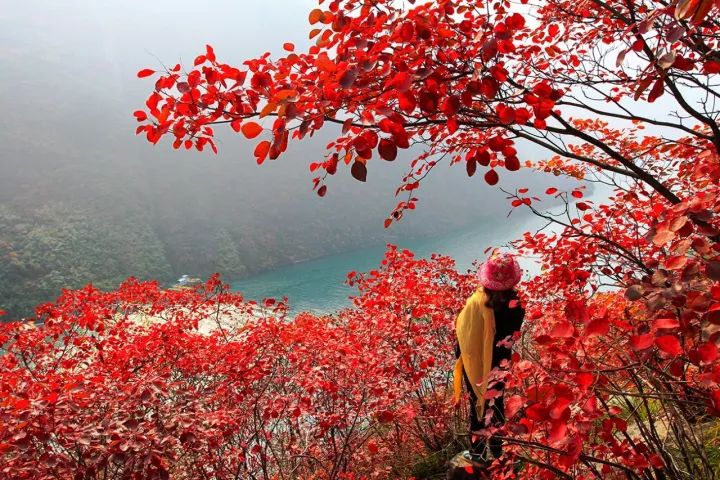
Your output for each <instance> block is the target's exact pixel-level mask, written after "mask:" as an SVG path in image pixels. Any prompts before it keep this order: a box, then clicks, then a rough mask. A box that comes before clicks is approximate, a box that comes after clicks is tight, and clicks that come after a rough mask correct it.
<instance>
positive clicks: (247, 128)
mask: <svg viewBox="0 0 720 480" xmlns="http://www.w3.org/2000/svg"><path fill="white" fill-rule="evenodd" d="M241 130H242V133H243V135H245V138H247V139H252V138H255V137H257V136H258V135H260V134H261V133H262V131H263V129H262V127H261V126H260V125H259V124H257V123H255V122H246V123H243V124H242V127H241ZM255 156H258V154H257V150H256V153H255Z"/></svg>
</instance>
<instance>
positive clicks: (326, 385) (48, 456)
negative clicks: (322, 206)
mask: <svg viewBox="0 0 720 480" xmlns="http://www.w3.org/2000/svg"><path fill="white" fill-rule="evenodd" d="M350 281H351V282H352V283H353V284H356V285H357V287H358V289H359V291H360V294H359V296H358V297H357V298H356V299H355V300H354V302H355V307H354V308H350V309H347V310H345V311H343V312H340V313H339V314H338V315H337V316H333V317H330V316H328V317H318V316H314V315H310V314H301V315H298V316H297V317H296V318H294V319H289V318H287V316H286V312H287V309H286V307H285V305H284V304H282V303H276V302H274V301H271V300H268V301H265V302H263V303H262V304H261V305H258V304H255V303H253V302H247V301H245V300H244V299H243V298H242V297H241V296H240V295H239V294H235V293H231V292H229V291H227V287H226V286H224V285H222V284H220V283H219V282H218V280H217V278H213V279H211V280H210V281H209V282H208V283H207V284H206V285H204V286H203V287H202V288H200V289H198V290H196V291H183V292H173V291H164V290H161V289H159V288H158V286H157V284H154V283H138V282H137V281H134V280H129V281H127V282H126V283H125V284H123V285H122V286H121V287H120V288H119V289H118V290H117V291H114V292H107V293H106V292H100V291H98V290H96V289H94V288H92V287H87V288H85V289H82V290H78V291H66V292H64V293H63V295H62V296H61V297H60V298H59V299H58V300H57V302H55V303H53V304H47V305H43V306H41V307H39V308H38V317H37V322H36V323H10V324H6V325H3V326H2V331H1V332H0V344H2V345H3V348H4V353H3V355H2V357H0V365H1V368H0V419H1V421H2V425H3V428H2V429H0V459H1V460H0V472H1V473H0V476H3V477H7V478H18V479H20V478H33V479H35V478H105V479H108V478H143V479H145V478H169V477H172V478H192V479H195V478H228V479H229V478H267V479H270V478H318V479H320V478H335V479H337V478H360V477H362V478H387V477H391V476H394V474H393V473H392V471H393V470H392V469H393V468H404V466H403V462H404V461H408V459H410V458H413V456H414V455H418V454H419V453H420V452H423V451H424V450H425V449H431V450H432V449H434V450H439V449H441V448H442V447H444V446H445V443H446V441H447V438H448V432H449V431H450V430H451V427H452V419H453V418H454V416H453V415H454V413H453V412H454V409H453V407H452V402H451V401H450V400H449V398H448V394H447V390H446V384H447V379H448V372H449V371H450V369H451V361H452V356H453V352H452V348H448V345H451V344H452V335H453V332H452V321H453V319H454V317H455V315H456V314H457V312H458V311H459V309H460V308H461V307H462V304H463V299H464V298H465V296H466V295H468V294H469V293H470V292H471V290H472V288H473V286H472V282H470V277H469V276H467V275H459V274H457V273H456V272H455V270H454V268H453V262H452V261H451V260H450V259H448V258H446V257H434V258H432V259H428V260H423V259H415V258H413V256H412V254H410V253H409V252H406V251H398V250H396V249H394V248H393V249H390V250H389V251H388V253H387V256H386V258H385V260H384V261H383V264H382V265H381V267H380V268H379V269H378V270H377V271H373V272H370V273H369V274H366V275H353V276H352V277H351V279H350ZM401 459H402V461H401ZM396 474H397V473H396ZM397 475H400V474H397Z"/></svg>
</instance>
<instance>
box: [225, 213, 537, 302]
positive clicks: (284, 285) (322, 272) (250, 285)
mask: <svg viewBox="0 0 720 480" xmlns="http://www.w3.org/2000/svg"><path fill="white" fill-rule="evenodd" d="M517 213H519V212H516V214H514V215H512V216H510V217H509V218H504V217H501V218H499V219H498V218H495V219H492V220H488V221H486V222H483V223H479V224H476V225H473V226H471V227H470V228H466V229H464V230H460V231H455V232H450V233H447V234H445V235H442V236H438V237H432V238H425V239H415V240H413V239H408V240H403V241H400V242H398V246H399V247H400V248H407V249H410V250H411V251H413V252H414V253H415V255H416V256H421V257H425V256H429V255H430V254H431V253H441V254H444V255H449V256H451V257H452V258H454V259H455V261H456V263H457V268H458V269H460V270H466V269H468V268H471V266H472V263H473V261H474V260H476V259H483V258H484V257H485V253H484V251H485V249H486V248H488V247H499V246H503V245H506V244H507V243H508V242H509V241H511V240H515V239H517V238H520V237H521V236H522V233H523V232H525V231H532V230H534V229H537V228H538V227H540V226H541V225H543V221H542V220H541V219H539V218H537V217H535V216H516V215H517ZM385 250H386V248H385V246H384V245H377V246H373V247H370V248H365V249H361V250H354V251H350V252H345V253H340V254H336V255H330V256H327V257H322V258H318V259H315V260H310V261H307V262H302V263H296V264H293V265H288V266H284V267H281V268H277V269H275V270H271V271H268V272H264V273H261V274H258V275H255V276H251V277H247V278H243V279H241V280H238V281H235V282H232V287H233V289H234V290H237V291H240V292H242V293H243V294H244V295H245V297H246V298H248V299H253V300H260V299H262V298H282V297H283V296H287V297H288V299H289V303H290V307H291V309H292V311H293V312H301V311H310V312H315V313H329V312H333V311H336V310H338V309H340V308H342V307H346V306H349V305H350V301H349V299H348V297H349V296H350V295H353V294H354V293H355V290H354V289H353V288H350V287H348V286H346V285H345V284H344V281H345V279H346V278H347V274H348V272H351V271H357V272H366V271H368V270H372V269H374V268H377V267H378V265H379V264H380V261H381V260H382V258H383V255H384V253H385ZM521 263H522V267H523V269H525V270H529V271H533V270H535V269H536V267H535V265H534V264H533V262H532V261H531V260H527V259H521Z"/></svg>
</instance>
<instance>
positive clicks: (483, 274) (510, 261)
mask: <svg viewBox="0 0 720 480" xmlns="http://www.w3.org/2000/svg"><path fill="white" fill-rule="evenodd" d="M479 276H480V283H481V284H482V286H483V287H485V288H488V289H490V290H510V289H511V288H513V287H514V286H515V285H517V284H518V282H519V281H520V277H522V270H520V265H518V262H517V260H515V256H514V255H511V254H509V253H501V252H499V251H494V252H493V253H492V254H491V255H490V257H488V259H487V261H486V262H485V263H483V264H482V265H481V266H480V273H479Z"/></svg>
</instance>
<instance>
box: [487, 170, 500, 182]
mask: <svg viewBox="0 0 720 480" xmlns="http://www.w3.org/2000/svg"><path fill="white" fill-rule="evenodd" d="M499 180H500V177H498V174H497V172H496V171H495V170H494V169H492V168H491V169H490V170H488V171H487V172H486V173H485V181H486V182H487V184H488V185H497V183H498V181H499Z"/></svg>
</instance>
